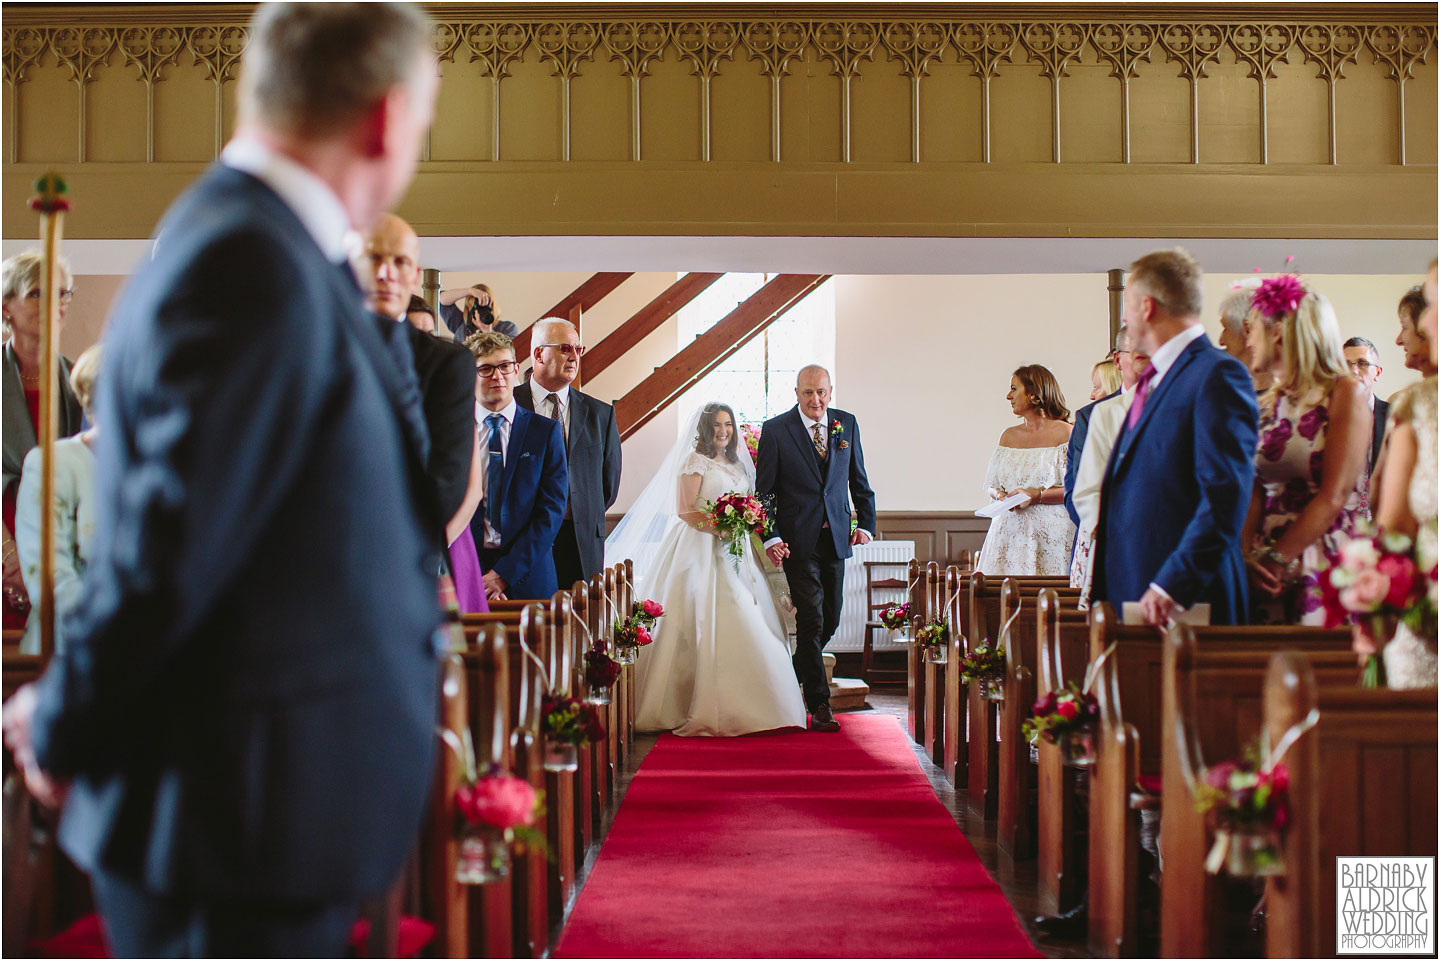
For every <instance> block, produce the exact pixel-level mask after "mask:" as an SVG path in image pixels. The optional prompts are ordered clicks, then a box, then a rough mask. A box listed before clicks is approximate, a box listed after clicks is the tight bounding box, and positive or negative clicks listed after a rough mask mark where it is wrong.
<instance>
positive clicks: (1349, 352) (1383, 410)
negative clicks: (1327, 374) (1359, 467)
mask: <svg viewBox="0 0 1440 961" xmlns="http://www.w3.org/2000/svg"><path fill="white" fill-rule="evenodd" d="M1345 366H1346V367H1348V368H1350V373H1351V374H1353V375H1355V377H1356V379H1358V380H1359V381H1360V383H1362V384H1364V385H1365V389H1366V390H1367V391H1369V392H1370V412H1371V413H1372V414H1373V415H1374V421H1373V422H1372V424H1371V430H1372V431H1373V433H1372V434H1371V436H1370V459H1369V460H1367V461H1366V462H1365V476H1366V477H1369V476H1370V473H1371V472H1372V471H1374V470H1375V462H1376V461H1377V460H1379V458H1380V443H1381V442H1382V441H1383V440H1385V422H1386V421H1387V420H1389V419H1390V404H1389V402H1388V401H1383V400H1381V399H1380V398H1378V397H1376V396H1375V382H1376V381H1378V380H1379V379H1380V375H1381V374H1382V373H1384V372H1385V368H1383V367H1381V366H1380V351H1378V350H1376V349H1375V345H1374V344H1373V343H1372V342H1371V341H1369V340H1367V339H1365V338H1364V337H1351V338H1350V339H1349V340H1347V341H1345Z"/></svg>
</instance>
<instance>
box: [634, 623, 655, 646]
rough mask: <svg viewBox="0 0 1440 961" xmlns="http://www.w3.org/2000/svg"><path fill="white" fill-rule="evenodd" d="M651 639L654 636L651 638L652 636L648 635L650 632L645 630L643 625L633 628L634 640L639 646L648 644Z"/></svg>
mask: <svg viewBox="0 0 1440 961" xmlns="http://www.w3.org/2000/svg"><path fill="white" fill-rule="evenodd" d="M652 640H654V638H652V637H651V636H650V632H649V631H647V630H645V628H643V627H637V628H635V641H636V643H638V644H639V645H640V646H641V647H644V646H645V645H646V644H649V643H650V642H651V641H652Z"/></svg>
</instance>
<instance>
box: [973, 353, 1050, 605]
mask: <svg viewBox="0 0 1440 961" xmlns="http://www.w3.org/2000/svg"><path fill="white" fill-rule="evenodd" d="M1005 399H1006V400H1007V401H1008V402H1009V403H1010V410H1011V412H1012V413H1013V414H1015V415H1016V416H1017V417H1019V418H1020V423H1019V424H1017V425H1015V426H1014V427H1009V428H1007V429H1006V430H1005V432H1004V433H1002V434H1001V435H1000V443H999V444H998V445H997V446H996V448H995V453H994V454H992V455H991V457H990V467H989V469H988V470H987V471H986V472H985V490H986V493H988V494H989V495H990V497H991V499H992V500H1004V499H1005V498H1007V497H1009V496H1010V495H1011V494H1023V495H1024V497H1025V499H1024V500H1023V501H1021V502H1020V503H1019V504H1018V505H1016V506H1015V507H1014V508H1011V509H1010V510H1008V511H1006V512H1005V513H1004V514H1001V515H1000V516H999V517H997V518H995V519H993V520H991V521H990V529H989V531H987V532H986V534H985V543H984V544H983V545H982V546H981V548H980V559H979V560H978V561H977V562H976V565H975V569H976V570H978V571H980V572H982V573H984V574H1049V575H1057V576H1058V575H1063V574H1065V573H1066V572H1067V571H1068V570H1069V569H1070V549H1071V545H1072V544H1073V542H1074V538H1075V525H1074V523H1073V522H1072V521H1071V520H1070V517H1069V515H1068V514H1067V513H1066V510H1065V452H1066V447H1067V446H1068V444H1069V442H1070V429H1071V428H1070V423H1069V421H1070V410H1069V408H1067V407H1066V406H1065V396H1064V395H1063V394H1062V393H1061V392H1060V384H1059V382H1057V381H1056V380H1055V375H1054V374H1052V373H1050V371H1049V370H1047V369H1046V368H1044V367H1041V366H1040V365H1039V364H1027V365H1026V366H1024V367H1020V368H1018V369H1017V370H1016V371H1015V372H1014V374H1012V375H1011V377H1010V390H1009V392H1008V393H1006V395H1005Z"/></svg>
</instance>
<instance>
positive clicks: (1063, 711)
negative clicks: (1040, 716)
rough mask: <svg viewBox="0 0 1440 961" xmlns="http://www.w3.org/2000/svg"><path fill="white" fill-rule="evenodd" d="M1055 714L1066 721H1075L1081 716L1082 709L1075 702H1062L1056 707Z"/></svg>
mask: <svg viewBox="0 0 1440 961" xmlns="http://www.w3.org/2000/svg"><path fill="white" fill-rule="evenodd" d="M1055 713H1056V714H1058V715H1060V717H1061V718H1062V719H1064V720H1066V721H1073V720H1075V718H1076V717H1077V716H1079V714H1080V708H1079V706H1078V705H1076V703H1075V702H1074V701H1061V702H1060V703H1059V704H1056V705H1055Z"/></svg>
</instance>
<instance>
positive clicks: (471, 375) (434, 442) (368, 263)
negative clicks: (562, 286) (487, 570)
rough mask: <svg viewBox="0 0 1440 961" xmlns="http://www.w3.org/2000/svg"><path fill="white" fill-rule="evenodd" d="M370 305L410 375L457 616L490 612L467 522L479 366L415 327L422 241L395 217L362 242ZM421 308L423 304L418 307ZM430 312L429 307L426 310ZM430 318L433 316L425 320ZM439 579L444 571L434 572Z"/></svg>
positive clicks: (476, 485) (472, 500) (476, 468)
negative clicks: (424, 436) (409, 320)
mask: <svg viewBox="0 0 1440 961" xmlns="http://www.w3.org/2000/svg"><path fill="white" fill-rule="evenodd" d="M363 279H364V281H365V283H364V285H363V286H364V287H365V288H366V290H367V297H366V306H367V307H369V308H370V309H371V310H372V311H374V312H375V313H376V314H377V315H379V316H380V317H381V318H383V321H382V323H383V325H384V326H383V328H382V331H381V332H382V334H384V335H386V337H387V341H388V342H390V343H391V348H392V350H393V351H394V352H395V354H396V357H397V359H398V360H399V361H400V362H401V363H402V364H404V365H408V366H410V367H411V368H413V371H414V375H415V381H416V387H417V389H418V391H419V394H420V408H421V414H422V416H423V419H424V424H425V432H426V434H427V435H428V437H429V439H430V445H429V453H428V456H427V458H426V462H425V463H426V471H425V472H426V474H427V476H428V477H429V480H430V483H431V486H432V490H433V494H434V497H435V502H436V508H437V512H438V516H440V517H443V518H445V519H446V520H445V526H444V530H443V532H442V531H437V532H436V537H437V539H438V538H440V537H443V538H444V541H443V546H444V547H445V549H446V554H447V556H448V559H449V561H450V563H449V565H448V567H447V572H448V573H450V574H451V575H452V576H453V577H454V579H455V591H456V596H457V600H458V601H459V605H460V610H461V611H462V612H464V613H467V614H480V613H484V612H486V611H488V610H489V609H490V608H489V605H488V604H487V603H486V600H485V590H484V585H483V583H482V580H481V576H482V571H481V570H480V561H479V555H478V552H477V549H476V547H475V544H474V541H473V539H472V537H471V535H470V519H471V518H472V517H473V516H474V515H475V509H476V507H477V506H478V505H479V503H480V485H481V477H480V455H479V451H478V449H477V447H476V444H475V361H474V358H473V356H472V355H471V354H470V351H468V350H467V349H465V347H463V346H462V345H460V344H456V343H452V342H450V341H447V340H440V339H438V338H436V337H433V336H431V335H430V334H428V333H426V332H425V331H424V330H423V329H421V328H419V327H417V326H415V325H414V324H413V323H409V324H407V323H405V321H406V319H407V317H408V316H413V312H414V311H413V308H414V301H415V300H416V299H417V298H416V297H415V295H414V294H413V293H412V291H413V290H414V289H415V285H416V284H418V283H419V282H420V238H419V237H418V236H417V235H416V233H415V230H414V229H413V228H412V227H411V226H410V225H409V224H408V223H406V222H405V221H404V220H401V219H400V218H399V217H396V216H395V215H394V214H385V215H383V216H382V217H381V218H380V219H379V220H378V221H377V222H376V224H375V226H374V227H373V228H372V229H371V231H370V233H369V234H368V235H367V236H366V238H365V257H364V278H363ZM420 303H421V304H422V305H424V304H425V302H424V301H423V300H422V301H420ZM427 309H428V307H427ZM427 316H429V315H427ZM436 573H437V574H438V573H440V571H437V572H436Z"/></svg>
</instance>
